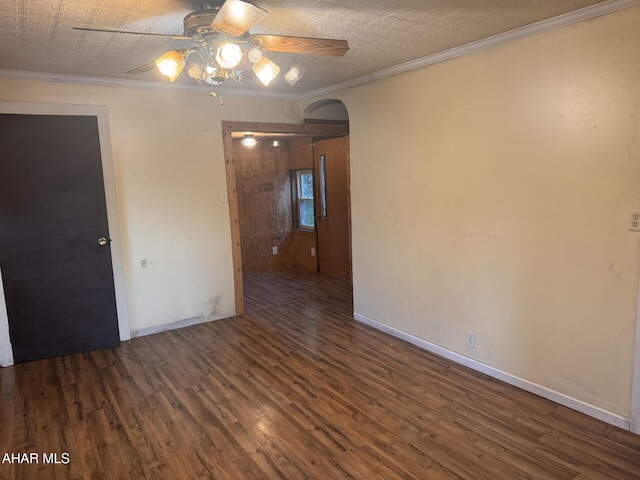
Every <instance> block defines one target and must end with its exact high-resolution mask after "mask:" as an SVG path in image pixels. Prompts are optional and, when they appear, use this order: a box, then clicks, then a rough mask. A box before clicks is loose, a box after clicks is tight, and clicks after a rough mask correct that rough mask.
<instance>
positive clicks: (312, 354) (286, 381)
mask: <svg viewBox="0 0 640 480" xmlns="http://www.w3.org/2000/svg"><path fill="white" fill-rule="evenodd" d="M246 297H247V310H249V313H247V314H245V315H243V316H241V317H237V318H230V319H227V320H220V321H216V322H211V323H207V324H202V325H197V326H193V327H187V328H183V329H180V330H174V331H170V332H165V333H160V334H157V335H152V336H148V337H143V338H136V339H133V340H131V341H129V342H124V343H123V344H122V346H121V347H120V348H117V349H113V350H104V351H98V352H93V353H90V354H80V355H73V356H68V357H64V358H57V359H52V360H41V361H37V362H32V363H28V364H24V365H19V366H16V367H10V368H4V369H2V370H1V371H0V381H1V382H0V386H1V389H2V390H1V397H0V402H1V403H0V405H1V409H0V421H1V432H0V433H1V434H0V455H4V453H7V452H8V453H9V454H11V453H22V452H36V453H38V454H39V455H42V453H57V454H59V455H58V458H60V454H61V453H63V452H68V453H69V456H70V462H69V464H67V465H64V464H58V465H51V464H43V463H42V457H40V463H38V464H35V463H34V464H16V463H3V464H0V478H2V479H13V478H18V479H27V480H30V479H40V478H58V479H67V478H87V479H100V478H105V479H130V478H131V479H142V478H164V479H182V478H203V479H208V478H216V479H217V478H220V479H230V480H242V479H306V478H315V479H322V480H331V479H344V478H354V479H389V480H393V479H455V478H464V479H471V478H475V479H491V480H495V479H509V480H514V479H524V478H536V479H545V480H548V479H581V480H587V479H592V480H599V479H631V478H639V479H640V436H636V435H633V434H631V433H629V432H625V431H623V430H620V429H618V428H615V427H612V426H610V425H607V424H605V423H602V422H600V421H598V420H595V419H593V418H590V417H587V416H585V415H582V414H580V413H577V412H575V411H572V410H570V409H568V408H565V407H562V406H559V405H556V404H554V403H552V402H550V401H547V400H544V399H542V398H540V397H537V396H535V395H532V394H529V393H527V392H524V391H522V390H519V389H517V388H514V387H511V386H509V385H506V384H504V383H501V382H499V381H496V380H493V379H490V378H488V377H485V376H483V375H481V374H478V373H475V372H473V371H471V370H469V369H467V368H464V367H461V366H458V365H456V364H454V363H452V362H449V361H447V360H444V359H442V358H439V357H437V356H434V355H432V354H429V353H427V352H425V351H422V350H420V349H418V348H416V347H414V346H412V345H409V344H407V343H404V342H402V341H400V340H398V339H396V338H393V337H390V336H388V335H386V334H383V333H381V332H378V331H376V330H373V329H371V328H369V327H367V326H365V325H362V324H359V323H357V322H355V321H354V320H353V319H352V305H351V290H350V288H349V285H348V284H346V283H343V282H340V281H334V280H331V279H329V278H326V277H321V276H312V275H295V274H293V273H292V272H279V273H269V274H260V275H255V276H250V277H249V278H247V282H246Z"/></svg>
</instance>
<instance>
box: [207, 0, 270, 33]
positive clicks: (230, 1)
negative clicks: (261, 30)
mask: <svg viewBox="0 0 640 480" xmlns="http://www.w3.org/2000/svg"><path fill="white" fill-rule="evenodd" d="M267 13H268V12H267V11H266V10H264V9H262V8H260V7H256V6H255V5H254V4H252V3H249V2H243V1H242V0H227V1H226V2H224V5H222V7H220V11H219V12H218V14H217V15H216V17H215V18H214V19H213V22H211V28H213V29H215V30H217V31H219V32H222V33H225V34H227V35H232V36H234V37H239V36H240V35H242V34H243V33H245V32H246V31H247V30H249V29H250V28H251V27H253V26H254V25H255V24H256V23H258V22H259V21H260V20H262V19H263V18H264V17H265V16H266V15H267Z"/></svg>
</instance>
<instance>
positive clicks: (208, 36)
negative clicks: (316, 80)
mask: <svg viewBox="0 0 640 480" xmlns="http://www.w3.org/2000/svg"><path fill="white" fill-rule="evenodd" d="M216 11H217V12H216ZM267 13H268V12H267V11H266V10H264V9H263V8H260V7H258V6H256V5H254V4H252V3H249V2H245V1H243V0H226V1H224V3H222V4H221V6H220V7H219V8H213V9H208V10H206V9H202V10H197V11H195V12H191V13H190V14H188V15H187V16H186V17H185V18H184V21H183V26H184V34H183V35H172V34H161V33H146V32H131V31H124V30H110V29H102V28H84V27H74V29H76V30H84V31H91V32H104V33H123V34H129V35H151V36H156V37H169V38H172V39H175V40H188V41H191V42H194V43H195V44H196V46H193V47H190V48H186V49H176V50H170V51H168V52H167V53H165V54H163V55H162V56H161V57H160V58H158V59H157V60H155V61H154V62H150V63H149V64H146V65H142V66H140V67H137V68H134V69H132V70H129V71H128V72H127V73H131V74H137V73H143V72H147V71H149V70H152V69H153V68H154V67H157V68H158V70H160V72H161V73H162V74H163V75H165V76H166V77H167V78H168V79H169V80H170V81H171V82H174V81H175V80H176V79H177V78H178V76H179V75H180V74H181V73H182V71H183V70H184V69H185V66H186V69H187V74H188V76H189V77H190V78H192V79H194V80H197V81H199V82H205V83H208V84H210V85H220V84H222V83H224V82H226V81H227V80H233V81H235V82H237V83H240V82H241V80H242V78H243V76H246V77H248V78H251V77H250V75H249V74H248V72H249V71H251V70H252V71H253V73H254V74H255V75H256V76H257V77H258V79H259V80H260V82H261V83H262V84H263V85H264V86H265V87H266V86H268V85H269V84H270V83H271V82H272V81H273V79H274V78H276V77H277V76H278V74H279V73H280V67H279V66H278V65H276V64H275V63H274V62H273V61H272V60H269V59H268V58H266V57H265V56H264V51H272V52H282V53H302V54H308V55H325V56H334V57H341V56H343V55H344V54H345V53H346V52H347V51H348V50H349V45H348V43H347V41H346V40H334V39H326V38H307V37H291V36H283V35H264V34H256V35H253V34H250V33H249V29H250V28H251V27H253V26H254V25H255V24H256V23H258V22H259V21H260V20H262V19H263V18H264V17H265V16H266V15H267ZM303 73H304V72H303V70H302V68H301V67H298V66H295V67H293V68H291V69H290V70H289V71H288V72H287V74H286V76H285V78H284V80H285V81H286V82H287V83H288V84H289V85H291V86H293V85H295V83H296V82H298V80H300V78H302V75H303Z"/></svg>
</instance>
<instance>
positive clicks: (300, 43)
mask: <svg viewBox="0 0 640 480" xmlns="http://www.w3.org/2000/svg"><path fill="white" fill-rule="evenodd" d="M249 43H250V44H251V45H253V46H256V47H259V48H261V49H263V50H268V51H270V52H285V53H304V54H307V55H327V56H330V57H342V56H343V55H344V54H345V53H347V52H348V51H349V43H348V42H347V41H346V40H332V39H330V38H308V37H287V36H283V35H251V36H250V37H249Z"/></svg>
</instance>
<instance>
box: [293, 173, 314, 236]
mask: <svg viewBox="0 0 640 480" xmlns="http://www.w3.org/2000/svg"><path fill="white" fill-rule="evenodd" d="M291 174H292V175H291V177H292V178H291V180H292V181H293V182H292V183H295V187H294V188H293V226H294V227H295V228H299V229H302V230H313V229H314V226H315V221H314V220H315V219H314V212H313V171H312V170H293V171H292V172H291Z"/></svg>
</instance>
